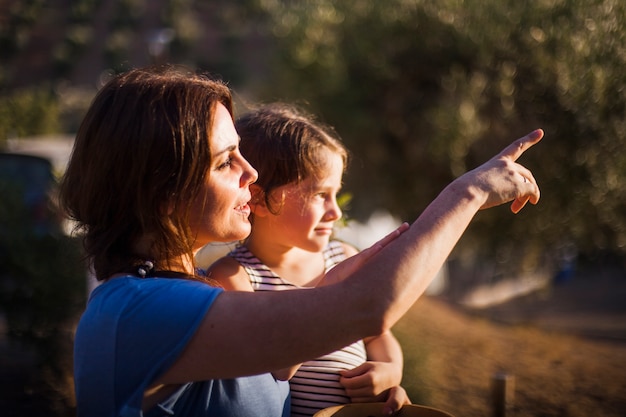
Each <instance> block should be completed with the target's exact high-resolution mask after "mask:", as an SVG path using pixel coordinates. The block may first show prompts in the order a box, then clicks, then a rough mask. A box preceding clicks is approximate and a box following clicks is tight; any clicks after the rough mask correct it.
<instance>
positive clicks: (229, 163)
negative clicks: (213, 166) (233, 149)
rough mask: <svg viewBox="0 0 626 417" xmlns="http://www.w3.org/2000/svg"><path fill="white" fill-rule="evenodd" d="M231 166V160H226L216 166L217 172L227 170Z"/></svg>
mask: <svg viewBox="0 0 626 417" xmlns="http://www.w3.org/2000/svg"><path fill="white" fill-rule="evenodd" d="M232 164H233V158H228V159H227V160H226V161H224V162H223V163H222V164H220V165H218V166H217V169H218V170H221V169H224V168H228V167H229V166H231V165H232Z"/></svg>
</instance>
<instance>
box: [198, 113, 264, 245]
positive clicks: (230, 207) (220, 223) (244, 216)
mask: <svg viewBox="0 0 626 417" xmlns="http://www.w3.org/2000/svg"><path fill="white" fill-rule="evenodd" d="M209 145H210V149H211V166H210V167H209V168H208V169H209V172H208V175H207V179H206V182H205V186H204V189H203V191H202V192H201V193H200V194H199V195H198V197H197V198H196V199H195V200H194V201H193V202H192V207H191V219H190V227H191V228H192V230H193V231H195V232H196V242H195V244H194V248H195V249H199V248H200V247H202V246H204V245H206V244H207V243H209V242H232V241H235V240H241V239H243V238H245V237H247V236H248V234H249V233H250V221H249V220H248V217H249V216H250V206H248V202H249V201H250V190H249V186H250V184H252V183H253V182H254V181H256V179H257V177H258V175H257V172H256V170H255V169H254V168H252V166H251V165H250V164H249V163H248V161H246V160H245V159H244V158H243V156H241V153H240V152H239V136H238V135H237V132H236V131H235V126H234V125H233V120H232V118H231V115H230V113H229V112H228V110H226V107H224V106H223V105H222V104H218V105H217V107H216V113H215V118H214V122H213V130H212V132H211V138H210V144H209Z"/></svg>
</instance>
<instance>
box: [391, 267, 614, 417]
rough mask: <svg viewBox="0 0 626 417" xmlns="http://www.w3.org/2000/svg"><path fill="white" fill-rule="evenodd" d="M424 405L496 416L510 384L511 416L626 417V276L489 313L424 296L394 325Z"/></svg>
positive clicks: (558, 288)
mask: <svg viewBox="0 0 626 417" xmlns="http://www.w3.org/2000/svg"><path fill="white" fill-rule="evenodd" d="M395 332H396V334H397V336H398V338H399V339H400V341H401V343H402V345H403V348H404V351H405V358H406V359H407V362H406V365H405V378H404V382H403V385H405V386H406V387H407V389H408V390H409V392H412V393H417V394H415V395H412V399H413V401H414V402H416V403H421V404H425V405H430V406H432V407H437V408H440V409H443V410H445V411H447V412H449V413H452V414H453V415H455V416H459V417H460V416H463V417H472V416H477V417H478V416H492V415H494V410H495V408H494V407H493V405H492V400H493V395H492V388H493V385H492V384H493V380H494V376H495V375H497V374H505V375H507V377H508V380H507V381H508V385H509V390H510V391H509V394H510V395H511V397H509V398H510V401H509V403H508V408H507V410H508V411H507V413H506V415H507V416H515V417H526V416H528V417H531V416H532V417H548V416H554V417H561V416H563V417H579V416H580V417H582V416H603V417H607V416H614V417H624V416H626V270H625V269H623V268H614V269H608V270H603V271H602V272H594V271H581V272H580V273H578V274H576V276H574V277H573V278H572V279H571V280H569V281H567V282H561V283H560V284H558V285H552V286H550V287H549V288H546V289H544V290H542V291H539V292H536V293H533V294H531V295H528V296H525V297H521V298H518V299H515V300H512V301H510V302H507V303H504V304H501V305H498V306H493V307H490V308H487V309H482V310H473V311H468V310H467V309H462V308H460V307H458V306H456V305H452V304H450V303H449V302H446V301H445V300H442V299H440V298H439V299H438V298H433V297H429V298H423V299H422V300H420V301H418V303H417V304H416V306H415V307H413V309H412V310H411V312H410V313H409V314H408V315H407V316H406V317H405V318H403V319H402V321H401V322H400V323H399V324H398V325H397V326H396V329H395Z"/></svg>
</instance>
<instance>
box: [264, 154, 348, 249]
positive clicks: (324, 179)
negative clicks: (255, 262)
mask: <svg viewBox="0 0 626 417" xmlns="http://www.w3.org/2000/svg"><path fill="white" fill-rule="evenodd" d="M326 161H327V166H326V167H325V169H324V174H325V175H323V176H321V177H319V178H316V177H310V178H307V179H306V180H304V181H302V182H300V183H299V184H296V183H290V184H287V185H284V186H282V187H279V188H278V189H276V190H275V192H276V194H274V195H275V196H277V197H278V198H279V199H280V196H281V195H282V196H283V200H282V205H281V210H280V211H279V213H278V214H277V215H272V217H273V218H272V221H273V222H274V230H276V231H277V234H276V237H277V238H278V236H280V239H281V240H283V244H284V245H286V246H295V247H299V248H301V249H304V250H308V251H311V252H319V251H321V250H322V249H323V248H324V247H325V246H326V245H327V244H328V241H329V239H330V236H331V234H332V231H333V225H334V223H335V222H336V221H337V220H339V219H340V218H341V214H342V213H341V209H340V208H339V206H338V205H337V194H338V193H339V191H340V190H341V180H342V176H343V169H344V167H343V160H342V158H341V157H340V156H338V155H336V154H334V153H332V152H330V151H328V152H327V157H326Z"/></svg>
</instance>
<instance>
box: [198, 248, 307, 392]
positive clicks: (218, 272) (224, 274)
mask: <svg viewBox="0 0 626 417" xmlns="http://www.w3.org/2000/svg"><path fill="white" fill-rule="evenodd" d="M207 277H208V278H210V279H212V280H213V281H215V282H216V283H217V284H218V285H220V286H222V288H224V289H225V290H227V291H248V292H253V291H254V288H252V284H251V283H250V276H249V275H248V273H247V272H246V270H245V269H243V267H242V266H241V264H240V263H239V262H237V261H236V260H235V259H233V258H231V257H230V256H225V257H223V258H220V259H218V260H217V261H215V263H213V264H212V265H211V266H210V267H209V268H208V269H207ZM298 368H300V364H298V365H294V366H291V367H288V368H283V369H280V370H278V371H274V372H272V375H273V376H274V378H275V379H277V380H280V381H286V380H289V379H291V377H293V375H294V374H295V373H296V371H297V370H298Z"/></svg>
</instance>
